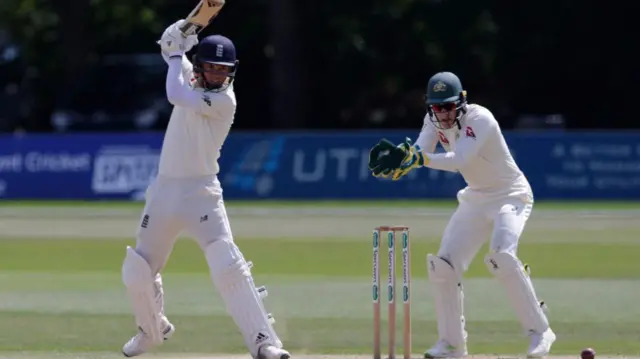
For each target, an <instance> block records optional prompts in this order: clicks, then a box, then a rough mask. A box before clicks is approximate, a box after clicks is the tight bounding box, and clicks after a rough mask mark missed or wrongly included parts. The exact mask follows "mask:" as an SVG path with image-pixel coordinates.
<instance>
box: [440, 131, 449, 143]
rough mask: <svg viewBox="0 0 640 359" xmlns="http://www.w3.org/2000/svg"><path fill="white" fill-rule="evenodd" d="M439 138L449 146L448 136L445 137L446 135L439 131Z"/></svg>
mask: <svg viewBox="0 0 640 359" xmlns="http://www.w3.org/2000/svg"><path fill="white" fill-rule="evenodd" d="M438 137H440V142H442V143H446V144H447V145H448V144H449V140H448V139H447V136H445V135H444V133H442V132H440V131H438Z"/></svg>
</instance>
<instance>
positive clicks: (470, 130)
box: [465, 126, 476, 139]
mask: <svg viewBox="0 0 640 359" xmlns="http://www.w3.org/2000/svg"><path fill="white" fill-rule="evenodd" d="M465 136H467V137H470V138H473V139H475V138H476V134H475V133H474V132H473V128H471V127H469V126H467V128H466V130H465Z"/></svg>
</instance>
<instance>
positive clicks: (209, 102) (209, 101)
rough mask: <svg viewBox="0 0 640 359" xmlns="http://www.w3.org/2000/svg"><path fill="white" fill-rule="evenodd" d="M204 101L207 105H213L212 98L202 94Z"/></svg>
mask: <svg viewBox="0 0 640 359" xmlns="http://www.w3.org/2000/svg"><path fill="white" fill-rule="evenodd" d="M202 101H204V102H205V103H206V104H207V105H209V106H211V99H210V98H209V96H207V95H202Z"/></svg>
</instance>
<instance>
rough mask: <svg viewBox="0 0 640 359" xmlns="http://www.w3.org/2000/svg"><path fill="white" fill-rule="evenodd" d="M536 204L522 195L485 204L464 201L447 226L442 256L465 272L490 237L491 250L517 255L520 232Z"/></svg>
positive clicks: (442, 243) (440, 253)
mask: <svg viewBox="0 0 640 359" xmlns="http://www.w3.org/2000/svg"><path fill="white" fill-rule="evenodd" d="M532 208H533V204H532V203H530V202H525V201H523V200H522V199H520V198H518V197H507V198H503V199H497V200H492V201H490V202H486V203H482V204H475V203H472V202H466V201H461V202H460V204H459V205H458V208H457V209H456V211H455V212H454V214H453V216H452V217H451V219H450V220H449V223H448V224H447V227H446V228H445V230H444V235H443V236H442V242H441V243H440V249H439V251H438V257H441V258H444V259H446V260H447V261H449V262H450V263H451V265H452V266H453V267H454V268H457V269H458V270H461V272H465V271H466V270H467V269H468V268H469V264H470V263H471V261H472V260H473V258H474V257H475V256H476V254H477V253H478V251H479V250H480V247H482V245H483V244H484V243H485V242H486V241H487V239H490V244H489V248H490V250H491V251H493V252H505V253H511V254H512V255H513V256H514V257H517V255H516V254H517V250H518V242H519V240H520V235H521V234H522V231H523V230H524V226H525V224H526V223H527V220H528V219H529V216H530V215H531V210H532Z"/></svg>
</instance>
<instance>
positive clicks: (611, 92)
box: [0, 0, 640, 131]
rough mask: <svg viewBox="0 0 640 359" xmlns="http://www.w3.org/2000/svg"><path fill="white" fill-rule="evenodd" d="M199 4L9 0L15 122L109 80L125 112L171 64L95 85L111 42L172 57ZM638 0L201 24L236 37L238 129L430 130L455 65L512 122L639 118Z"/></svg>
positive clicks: (234, 16) (34, 122)
mask: <svg viewBox="0 0 640 359" xmlns="http://www.w3.org/2000/svg"><path fill="white" fill-rule="evenodd" d="M196 3H197V1H196V0H193V1H184V0H180V1H177V0H155V1H153V2H149V1H142V0H49V1H46V0H3V1H2V2H0V19H2V20H0V48H2V47H3V46H4V47H5V48H6V47H7V46H9V44H11V45H12V46H15V47H17V48H18V49H19V56H17V57H16V58H10V59H6V58H5V59H4V60H0V82H1V83H2V85H3V87H4V88H3V89H1V90H2V92H3V93H4V95H3V97H2V99H0V106H2V108H3V115H0V123H2V125H1V126H0V127H2V129H3V130H15V129H21V130H27V131H50V130H52V124H51V122H52V121H51V117H52V113H54V111H55V110H56V109H57V108H59V107H61V106H64V105H65V103H70V102H71V98H72V97H74V96H76V95H75V94H77V93H82V94H83V95H84V96H86V97H87V98H88V100H83V101H84V103H85V104H86V107H88V108H90V107H91V106H92V105H91V104H92V102H91V101H92V100H91V96H92V95H93V96H94V97H99V96H101V95H98V92H96V91H97V90H98V89H102V88H103V87H104V88H110V89H113V91H112V93H113V94H114V95H111V96H110V97H113V98H112V100H113V104H111V105H109V106H110V107H112V108H114V109H115V108H117V107H119V106H120V105H119V104H123V105H122V106H123V107H124V103H128V102H130V101H131V100H130V99H131V98H133V99H135V98H139V97H140V98H142V97H145V96H151V94H154V96H155V95H157V96H160V97H161V96H162V91H163V90H164V89H163V87H162V86H163V85H162V84H163V76H164V74H163V73H159V74H156V75H148V77H146V79H147V80H143V81H142V84H141V88H143V89H145V90H142V91H139V90H138V91H136V92H135V93H131V92H130V90H128V88H129V87H128V83H127V81H125V80H122V79H120V80H110V79H111V78H110V77H108V76H106V80H101V81H102V82H100V83H99V85H98V86H96V85H87V83H88V82H87V78H89V79H92V76H95V75H93V74H94V73H95V71H96V70H95V69H98V70H97V71H100V70H99V69H100V67H99V66H100V64H101V63H102V62H101V61H103V60H104V59H105V58H106V56H108V55H114V54H120V55H127V54H139V53H156V54H157V52H158V47H157V45H156V43H155V41H156V40H157V39H158V38H159V36H160V34H161V33H162V31H163V29H164V28H165V27H166V26H168V25H169V24H171V23H172V22H174V21H176V20H177V19H179V18H183V17H184V16H186V15H187V14H188V13H189V12H190V11H191V9H192V8H193V7H194V6H195V5H196ZM632 4H633V3H632V2H626V3H622V2H620V3H618V2H616V1H611V2H606V3H603V2H592V1H569V0H553V1H552V0H539V1H534V2H530V1H528V2H519V1H497V0H484V1H480V0H385V1H382V0H348V1H345V0H323V1H294V0H273V1H266V0H254V1H246V0H228V1H227V5H226V6H225V8H224V9H223V11H222V13H221V15H220V16H219V17H218V19H217V20H216V21H215V22H214V23H213V24H212V25H211V26H210V27H209V28H207V29H206V30H205V31H204V32H203V34H202V35H203V36H204V35H209V34H212V33H221V34H223V35H225V36H228V37H230V38H231V39H232V40H234V42H235V43H236V47H237V49H238V54H239V58H240V67H239V71H238V76H237V80H236V81H237V82H236V92H237V94H238V99H239V108H238V113H237V118H236V127H237V128H247V129H248V128H252V129H274V128H283V129H287V128H288V129H293V128H295V129H320V128H351V129H360V128H381V127H383V128H402V127H405V128H407V127H410V128H415V127H417V126H420V123H421V121H422V117H423V116H424V110H425V109H424V104H423V96H424V92H425V88H424V86H425V84H426V82H427V80H428V78H429V77H430V76H431V75H432V74H433V73H435V72H437V71H441V70H448V71H453V72H455V73H457V74H458V75H459V76H460V77H461V79H462V81H463V84H464V85H465V87H466V88H467V90H468V91H469V95H470V101H471V102H478V103H481V104H483V105H485V106H487V107H489V108H490V109H491V110H492V111H493V112H494V114H495V115H496V117H497V118H498V120H499V121H500V122H501V123H502V125H503V127H505V128H512V127H514V126H516V125H517V123H518V122H517V120H518V119H519V118H521V116H523V115H535V116H547V115H553V114H560V115H563V116H564V117H565V119H566V125H567V127H569V128H574V129H576V128H636V127H637V125H636V123H637V121H633V120H632V118H633V117H632V116H633V113H634V111H633V109H634V108H632V106H633V107H635V106H634V105H635V103H634V100H635V97H636V96H635V93H636V89H635V88H634V87H635V83H636V81H638V80H640V71H638V70H637V63H638V62H637V61H636V59H637V57H638V55H636V53H635V51H636V50H637V48H638V45H637V36H636V35H635V33H637V30H635V29H634V27H633V25H635V24H634V23H632V22H631V21H632V19H631V16H633V14H635V10H634V8H635V7H634V6H632ZM157 57H158V58H159V55H158V56H157ZM145 76H147V75H145ZM154 76H155V77H154ZM147 89H148V91H147ZM147 92H148V93H147ZM166 120H167V119H166V118H165V119H164V122H163V123H166ZM107 122H109V121H107ZM161 127H162V125H160V128H161ZM105 128H106V129H109V128H112V127H109V126H106V127H103V128H101V129H105ZM113 128H115V127H113ZM160 128H158V129H160ZM87 129H92V128H91V127H87Z"/></svg>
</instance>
